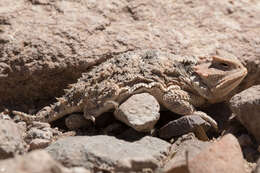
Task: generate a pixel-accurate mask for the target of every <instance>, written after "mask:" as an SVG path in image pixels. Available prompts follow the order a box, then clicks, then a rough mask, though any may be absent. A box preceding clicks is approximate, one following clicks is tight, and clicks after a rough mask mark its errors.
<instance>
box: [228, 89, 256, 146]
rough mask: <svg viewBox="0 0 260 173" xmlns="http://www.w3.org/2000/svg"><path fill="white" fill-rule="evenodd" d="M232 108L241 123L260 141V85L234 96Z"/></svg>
mask: <svg viewBox="0 0 260 173" xmlns="http://www.w3.org/2000/svg"><path fill="white" fill-rule="evenodd" d="M230 108H231V110H232V112H233V113H234V114H235V115H236V116H237V119H238V120H239V121H240V122H241V124H243V126H245V128H246V129H247V130H248V131H249V132H250V133H252V134H253V135H254V137H255V138H256V140H257V141H258V142H260V133H259V131H260V116H259V113H260V85H255V86H253V87H251V88H248V89H246V90H244V91H242V92H241V93H238V94H236V95H235V96H233V97H232V98H231V100H230Z"/></svg>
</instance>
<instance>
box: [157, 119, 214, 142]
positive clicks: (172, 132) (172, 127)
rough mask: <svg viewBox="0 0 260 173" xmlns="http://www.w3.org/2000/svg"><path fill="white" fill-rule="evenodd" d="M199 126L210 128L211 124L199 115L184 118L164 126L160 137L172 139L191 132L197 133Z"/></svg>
mask: <svg viewBox="0 0 260 173" xmlns="http://www.w3.org/2000/svg"><path fill="white" fill-rule="evenodd" d="M199 126H204V127H209V126H210V124H209V123H208V122H206V121H205V120H204V119H202V118H201V117H200V116H198V115H189V116H183V117H181V118H179V119H177V120H174V121H171V122H169V123H168V124H166V125H165V126H163V127H162V128H161V129H160V131H159V137H161V138H167V139H169V138H172V137H176V136H181V135H184V134H186V133H189V132H196V128H198V127H199Z"/></svg>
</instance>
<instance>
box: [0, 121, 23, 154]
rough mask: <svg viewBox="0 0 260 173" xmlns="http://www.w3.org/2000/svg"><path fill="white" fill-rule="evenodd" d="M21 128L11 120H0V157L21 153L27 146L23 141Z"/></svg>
mask: <svg viewBox="0 0 260 173" xmlns="http://www.w3.org/2000/svg"><path fill="white" fill-rule="evenodd" d="M23 133H24V131H22V128H20V126H19V125H17V124H15V123H14V122H13V121H11V120H0V159H7V158H9V157H13V156H14V155H16V154H23V153H25V151H26V150H27V146H26V144H25V142H24V141H23Z"/></svg>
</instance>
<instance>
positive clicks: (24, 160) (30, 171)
mask: <svg viewBox="0 0 260 173" xmlns="http://www.w3.org/2000/svg"><path fill="white" fill-rule="evenodd" d="M0 172H1V173H36V172H37V173H75V172H73V171H69V170H68V169H66V168H65V167H63V166H62V165H60V164H59V163H58V162H56V161H55V160H54V159H52V158H51V156H50V155H49V154H48V153H47V152H46V151H43V150H37V151H32V152H30V153H28V154H26V155H23V156H16V157H15V158H12V159H7V160H3V161H0Z"/></svg>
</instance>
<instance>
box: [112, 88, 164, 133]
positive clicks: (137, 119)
mask: <svg viewBox="0 0 260 173" xmlns="http://www.w3.org/2000/svg"><path fill="white" fill-rule="evenodd" d="M159 111H160V105H159V103H158V102H157V100H156V99H155V98H154V97H153V96H152V95H150V94H148V93H142V94H136V95H133V96H131V97H130V98H129V99H127V100H126V101H125V102H124V103H123V104H121V105H120V106H119V109H117V110H116V111H115V112H114V115H115V117H116V118H117V119H118V120H120V121H122V122H124V123H125V124H127V125H128V126H130V127H132V128H134V129H135V130H137V131H142V132H145V131H150V130H152V129H153V127H154V125H155V124H156V122H157V121H158V120H159V118H160V113H159Z"/></svg>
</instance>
